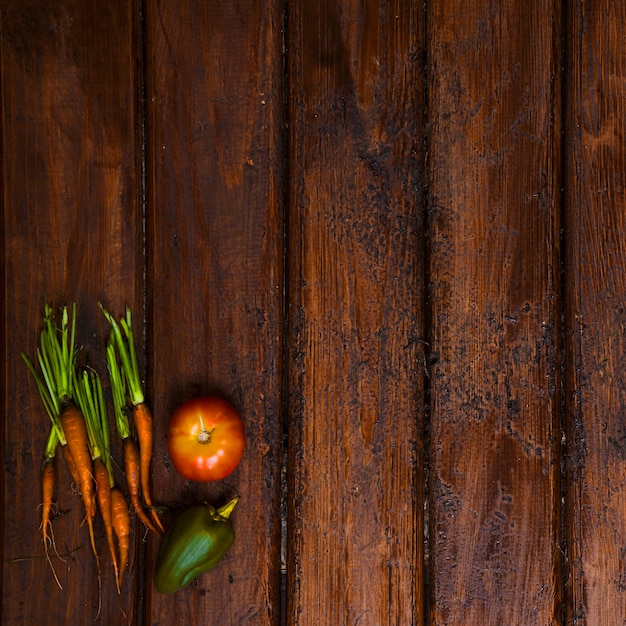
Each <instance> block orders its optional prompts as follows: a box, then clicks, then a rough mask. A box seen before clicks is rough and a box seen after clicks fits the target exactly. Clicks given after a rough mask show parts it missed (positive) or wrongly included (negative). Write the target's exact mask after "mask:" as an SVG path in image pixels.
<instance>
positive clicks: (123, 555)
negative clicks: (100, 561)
mask: <svg viewBox="0 0 626 626" xmlns="http://www.w3.org/2000/svg"><path fill="white" fill-rule="evenodd" d="M111 523H112V524H113V529H114V531H115V535H116V536H117V545H118V547H119V551H120V564H119V577H118V580H117V589H118V592H119V590H120V589H121V586H122V578H123V577H124V571H125V569H126V564H127V563H128V553H129V552H130V513H129V511H128V504H126V498H124V494H122V492H121V491H120V489H119V487H113V488H112V489H111Z"/></svg>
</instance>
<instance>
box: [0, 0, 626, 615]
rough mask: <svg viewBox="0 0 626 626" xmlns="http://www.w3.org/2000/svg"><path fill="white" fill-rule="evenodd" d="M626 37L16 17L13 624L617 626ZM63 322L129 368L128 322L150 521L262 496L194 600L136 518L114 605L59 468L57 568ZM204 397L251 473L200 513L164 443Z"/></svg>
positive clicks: (9, 418)
mask: <svg viewBox="0 0 626 626" xmlns="http://www.w3.org/2000/svg"><path fill="white" fill-rule="evenodd" d="M625 11H626V9H625V5H624V3H623V2H613V3H611V2H608V0H601V1H600V2H593V3H592V2H590V1H588V0H583V1H580V2H568V3H560V2H557V1H556V0H535V1H533V2H527V3H522V2H514V1H513V0H505V1H504V2H501V3H492V2H487V0H479V1H477V2H470V3H468V2H461V1H460V0H439V1H437V2H434V1H432V2H426V3H423V2H421V1H420V2H418V1H417V0H410V1H402V0H392V1H391V2H382V1H380V0H365V1H361V2H357V1H356V0H339V1H338V2H330V1H329V0H320V1H319V2H306V1H305V0H287V1H285V2H283V1H282V0H261V1H260V2H246V1H244V0H238V1H236V2H227V3H218V2H213V1H209V2H206V1H200V0H183V1H182V2H175V3H174V2H161V1H160V0H145V1H144V2H141V3H140V2H136V3H134V2H131V3H125V2H119V1H118V2H112V3H111V2H108V3H104V2H101V1H100V0H92V1H91V2H89V3H84V2H78V1H76V0H55V1H53V2H49V3H40V2H35V1H33V0H5V1H4V2H3V4H2V6H1V8H0V86H1V107H2V117H1V118H0V124H1V130H2V132H1V135H0V136H1V138H2V139H1V142H2V157H1V158H2V167H1V169H0V177H1V181H2V225H1V227H0V243H1V244H2V245H1V248H0V251H1V252H0V270H1V271H2V280H3V297H2V298H1V299H0V317H1V319H2V331H1V332H0V351H1V353H2V358H1V360H0V376H1V382H0V401H1V406H2V409H3V412H4V416H5V417H4V423H3V428H2V430H1V431H0V443H1V444H2V451H3V458H4V471H3V472H2V475H1V478H0V486H1V496H0V498H1V500H0V502H1V504H2V510H3V513H2V524H0V532H1V542H0V551H1V556H2V574H1V577H0V586H1V589H2V604H1V605H0V621H1V622H2V623H3V624H34V623H54V624H63V623H67V624H88V623H100V624H119V623H128V624H155V625H156V624H173V623H176V624H178V623H180V624H191V625H196V624H197V625H199V624H232V625H239V624H255V625H257V624H261V625H268V626H270V625H271V626H283V625H285V626H304V625H309V624H316V625H317V624H329V625H333V626H334V625H335V624H358V625H359V626H364V625H367V626H383V625H385V626H387V625H388V626H392V625H393V626H396V625H402V626H405V625H416V626H417V625H420V624H427V623H430V624H436V625H444V624H445V625H450V624H464V625H465V624H466V625H468V626H470V625H471V626H474V625H476V624H480V625H481V626H488V625H504V624H506V625H518V624H533V625H534V624H537V625H541V626H544V625H556V624H569V625H572V626H573V625H574V624H575V625H576V626H582V625H588V626H595V625H596V624H610V625H611V626H612V625H613V624H622V623H624V622H625V621H626V609H625V608H624V607H625V606H626V599H625V597H624V595H625V590H626V584H625V583H624V561H625V556H624V550H625V549H624V546H625V545H626V522H625V521H624V511H625V499H626V496H625V495H624V494H625V489H626V485H625V479H624V457H625V453H624V449H625V445H624V440H625V434H624V433H625V426H624V419H625V416H626V408H625V407H626V402H625V400H626V399H625V397H624V385H623V376H622V373H621V370H622V369H623V366H624V359H625V357H626V354H625V352H626V351H625V349H624V325H625V314H624V304H623V303H624V301H625V299H626V284H625V283H626V281H625V280H624V263H625V261H626V259H625V256H626V244H625V243H624V235H625V232H624V230H625V227H626V224H625V219H624V206H623V205H624V188H625V181H624V176H625V168H624V158H623V154H622V152H623V143H624V141H623V140H624V121H623V117H624V115H623V112H624V102H625V101H626V100H625V97H626V96H625V95H624V89H623V81H624V78H623V74H624V66H625V62H626V43H625V42H624V39H623V37H622V36H621V31H620V28H621V25H622V24H623V23H624V18H625V17H626V15H625ZM563 61H564V64H563V68H564V70H563V71H562V69H561V67H562V62H563ZM563 88H564V91H563V93H564V94H565V97H564V100H563V102H561V93H562V92H561V90H562V89H563ZM562 145H563V146H564V150H562V148H561V146H562ZM561 189H562V190H563V191H562V192H561ZM45 297H47V298H48V299H49V300H50V301H51V303H52V304H53V305H55V306H59V305H62V304H64V303H66V302H71V301H77V302H78V307H79V308H78V310H79V338H78V339H79V343H80V344H82V346H83V347H84V350H85V352H86V353H87V354H88V358H89V361H90V363H92V364H93V365H94V366H95V367H97V368H99V369H100V370H101V371H104V367H103V363H104V350H103V348H104V342H105V340H106V333H107V330H108V329H107V328H106V324H105V321H104V320H103V317H102V315H101V314H100V313H99V311H98V309H97V302H98V301H99V300H101V301H103V302H104V303H105V304H107V306H108V308H109V309H111V310H112V311H113V312H115V314H116V315H119V314H121V313H122V312H123V309H124V307H125V306H126V305H128V306H130V307H131V309H132V311H133V314H134V320H135V323H136V334H137V338H138V340H139V356H140V366H141V368H142V371H143V373H144V374H145V380H146V389H147V396H148V399H149V402H150V404H151V405H152V408H153V410H154V414H155V450H154V458H153V468H154V480H153V492H154V493H153V495H154V497H155V499H156V500H157V501H158V502H159V503H162V504H164V505H166V506H170V507H172V510H171V513H173V512H175V510H176V508H177V507H179V506H183V505H185V504H186V503H189V502H192V501H195V500H204V499H209V500H211V501H213V502H215V503H216V504H220V503H221V502H223V501H225V500H226V498H228V497H230V496H231V495H233V494H235V493H238V494H239V495H240V496H241V501H240V504H239V505H238V508H237V509H236V511H235V513H234V514H233V523H234V526H235V530H236V533H237V540H236V543H235V545H234V546H233V548H232V550H231V551H230V552H229V554H228V555H227V557H226V559H225V560H224V562H223V563H222V564H221V565H220V567H218V568H217V569H215V570H214V571H212V572H209V573H208V574H206V575H204V576H202V577H200V578H199V579H198V580H197V581H196V582H195V583H194V584H193V585H192V586H190V587H189V588H188V589H186V590H184V591H181V592H178V593H177V594H176V595H174V596H161V595H159V594H157V593H156V592H155V591H154V590H153V586H152V571H153V568H154V559H155V555H156V550H157V548H158V545H157V541H156V540H155V539H154V538H153V537H151V536H147V537H146V536H145V534H144V531H143V529H142V528H141V526H140V525H138V524H137V523H136V521H135V520H134V519H133V549H132V554H131V561H130V563H129V567H128V569H127V571H126V574H125V576H126V581H125V583H124V585H123V588H122V593H121V595H119V596H118V595H117V593H116V591H115V586H114V584H113V575H112V572H111V564H110V561H109V558H108V554H107V549H106V541H105V538H104V531H103V528H102V525H101V523H100V522H99V520H98V521H97V522H96V535H97V545H98V548H99V550H100V554H101V557H102V558H101V561H100V568H101V572H102V576H101V580H99V579H98V575H97V569H96V564H95V560H94V558H93V555H92V554H91V553H90V549H89V545H88V539H87V533H86V529H85V528H84V527H81V521H82V515H83V513H82V504H81V502H80V499H79V497H78V496H77V495H76V494H75V493H73V492H72V490H71V487H70V485H71V481H70V478H69V475H68V472H67V470H66V469H65V467H64V465H63V464H62V463H59V480H58V487H57V492H56V496H57V499H58V507H59V508H58V515H56V516H55V518H54V522H53V528H54V533H55V537H56V542H57V549H58V551H59V553H60V555H61V556H62V557H63V559H64V560H61V559H60V558H58V557H56V556H54V557H53V558H52V562H53V564H54V567H55V569H56V572H57V575H58V577H59V581H60V583H61V584H62V586H63V588H62V589H60V588H59V587H58V586H57V585H56V583H55V581H54V577H53V575H52V572H51V570H50V567H49V566H48V565H47V564H46V562H45V558H44V551H43V547H42V543H41V538H40V533H39V529H38V525H39V512H38V509H37V507H38V505H39V503H40V499H41V496H40V478H39V472H40V466H41V460H42V452H43V446H44V442H45V439H46V436H47V431H48V420H47V417H46V415H45V413H44V411H43V408H42V406H41V403H40V401H39V398H38V395H37V391H36V388H35V385H34V384H33V381H32V379H31V377H30V376H29V374H28V372H27V370H26V367H25V366H24V364H23V363H22V361H21V358H20V351H22V350H25V351H26V352H27V353H28V354H29V355H31V356H35V351H36V346H37V339H38V331H39V329H40V321H41V313H42V310H43V303H44V298H45ZM207 392H216V393H219V394H220V395H223V396H225V397H226V398H228V399H229V400H231V401H232V402H233V403H234V404H235V405H236V406H237V407H238V408H239V409H240V410H241V412H242V415H243V417H244V421H245V423H246V428H247V433H248V447H247V450H246V454H245V456H244V459H243V461H242V463H241V465H240V467H238V468H237V470H236V471H235V472H234V473H233V474H232V475H231V476H230V477H228V478H227V479H226V480H225V481H222V482H219V483H216V484H208V485H201V484H192V483H189V482H187V481H185V480H183V479H182V478H181V477H180V476H178V474H177V473H176V472H175V471H174V469H173V467H172V465H171V462H170V461H169V458H168V455H167V450H166V429H167V423H168V419H169V415H170V413H171V410H172V409H173V408H174V406H175V405H177V404H178V403H179V402H181V401H182V400H185V399H187V398H189V397H191V396H194V395H198V394H202V393H207ZM113 454H114V456H116V459H117V461H118V462H119V460H120V456H119V446H118V447H114V449H113ZM116 474H117V476H118V477H119V479H120V483H121V484H124V481H123V475H122V473H121V471H120V470H119V468H116ZM424 511H426V515H424ZM171 513H170V512H168V513H166V514H165V515H164V520H165V522H166V523H167V522H169V520H170V519H171Z"/></svg>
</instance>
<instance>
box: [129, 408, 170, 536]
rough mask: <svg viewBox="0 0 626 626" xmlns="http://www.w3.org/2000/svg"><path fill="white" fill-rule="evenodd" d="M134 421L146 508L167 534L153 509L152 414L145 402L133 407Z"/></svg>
mask: <svg viewBox="0 0 626 626" xmlns="http://www.w3.org/2000/svg"><path fill="white" fill-rule="evenodd" d="M133 420H134V422H135V430H136V431H137V439H138V440H139V462H140V479H141V491H142V493H143V499H144V501H145V503H146V506H147V507H148V508H149V509H150V513H151V514H152V518H153V519H154V521H155V523H156V524H157V525H158V527H159V528H160V530H161V531H162V532H165V529H164V528H163V525H162V524H161V520H160V519H159V516H158V515H157V512H156V510H155V509H154V508H152V498H151V497H150V463H151V462H152V413H151V412H150V409H149V408H148V405H147V404H146V403H145V402H140V403H139V404H135V405H133Z"/></svg>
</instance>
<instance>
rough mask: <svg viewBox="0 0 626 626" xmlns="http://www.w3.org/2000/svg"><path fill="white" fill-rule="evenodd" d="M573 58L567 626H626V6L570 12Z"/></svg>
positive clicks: (586, 6) (586, 5) (568, 195)
mask: <svg viewBox="0 0 626 626" xmlns="http://www.w3.org/2000/svg"><path fill="white" fill-rule="evenodd" d="M572 5H573V6H572V7H571V11H570V16H569V20H568V30H567V41H568V46H567V50H566V60H567V65H566V70H567V71H566V76H567V82H566V94H567V97H566V99H565V102H566V115H567V117H566V119H567V129H568V131H569V132H568V134H567V144H566V146H567V149H566V155H567V158H566V162H565V172H564V173H565V205H566V207H567V211H566V213H565V221H564V227H565V243H566V246H565V248H566V249H565V261H566V262H565V273H564V275H565V296H566V297H565V301H566V316H565V320H566V328H565V348H566V363H565V401H566V404H565V406H566V409H567V410H566V415H567V441H568V458H567V461H568V462H567V482H566V484H567V494H566V495H567V497H566V503H567V508H566V512H567V531H568V532H567V539H568V547H569V549H568V566H569V567H568V571H567V602H566V607H567V623H568V624H576V625H579V624H624V623H626V597H625V595H626V472H625V469H626V389H625V386H624V365H625V363H626V346H625V342H624V334H625V332H626V305H625V303H626V277H625V272H624V268H625V267H626V243H625V242H626V210H625V196H624V189H625V188H626V167H625V165H626V152H625V135H626V121H625V116H624V113H625V111H626V99H625V92H624V80H625V79H626V46H625V45H624V36H623V28H622V25H623V24H624V21H625V20H626V5H625V4H624V3H623V2H609V1H604V2H586V1H585V2H579V3H572Z"/></svg>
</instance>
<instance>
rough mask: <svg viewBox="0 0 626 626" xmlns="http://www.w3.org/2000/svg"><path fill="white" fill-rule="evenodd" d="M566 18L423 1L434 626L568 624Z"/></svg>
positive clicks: (510, 6) (547, 10) (551, 5)
mask: <svg viewBox="0 0 626 626" xmlns="http://www.w3.org/2000/svg"><path fill="white" fill-rule="evenodd" d="M559 8H560V4H559V3H558V2H553V1H551V0H545V1H543V2H531V3H520V2H514V1H511V0H509V1H505V2H503V3H498V4H494V3H491V2H487V1H479V2H473V3H467V2H465V1H462V0H446V1H443V2H434V3H431V4H430V5H429V18H428V35H427V38H428V39H427V40H428V45H429V65H428V74H429V77H430V80H429V99H428V101H429V111H430V118H429V120H430V123H431V129H432V130H431V136H430V155H431V158H430V164H429V170H430V176H431V194H432V195H431V202H432V206H431V207H430V220H431V222H430V230H431V263H430V273H431V276H430V284H431V288H432V293H431V298H432V299H431V301H432V324H433V330H432V349H433V353H434V356H435V357H436V358H437V362H436V363H434V364H433V369H432V372H431V385H432V389H431V394H432V396H431V397H432V424H431V447H430V483H429V488H430V515H431V518H430V519H431V523H430V536H431V546H430V547H431V558H432V561H431V567H432V571H431V576H432V585H433V606H432V616H431V617H432V620H431V623H433V624H446V626H450V625H453V624H468V625H469V624H471V625H474V624H481V625H482V626H489V625H494V626H495V625H498V626H501V625H502V624H556V623H558V622H559V604H558V599H559V595H560V584H559V576H560V561H559V550H558V539H559V516H558V511H559V502H560V498H559V450H558V443H559V438H560V433H559V403H560V400H559V393H558V387H559V380H558V336H557V335H558V331H559V320H560V316H559V207H558V192H559V126H558V114H559V82H558V80H556V79H555V77H556V76H558V73H559V45H560V15H559Z"/></svg>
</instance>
